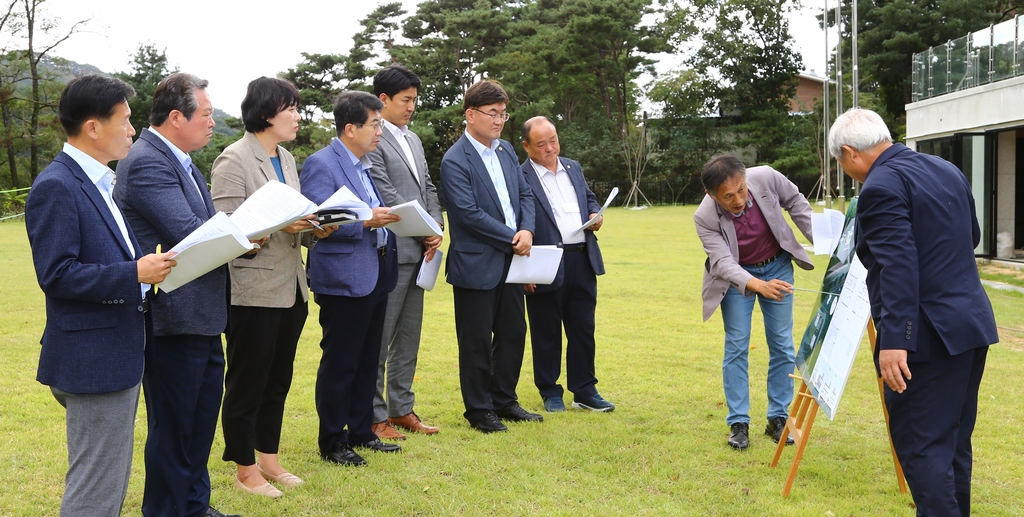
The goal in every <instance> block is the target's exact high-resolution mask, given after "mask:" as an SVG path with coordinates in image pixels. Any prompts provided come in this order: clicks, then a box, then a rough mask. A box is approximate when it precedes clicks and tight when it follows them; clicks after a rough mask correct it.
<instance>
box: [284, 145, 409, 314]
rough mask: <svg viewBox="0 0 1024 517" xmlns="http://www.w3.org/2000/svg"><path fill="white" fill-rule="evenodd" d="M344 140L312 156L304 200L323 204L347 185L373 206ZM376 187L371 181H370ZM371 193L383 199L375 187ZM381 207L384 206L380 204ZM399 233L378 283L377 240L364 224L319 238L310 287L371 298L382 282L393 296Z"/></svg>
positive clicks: (310, 264) (321, 291) (304, 183)
mask: <svg viewBox="0 0 1024 517" xmlns="http://www.w3.org/2000/svg"><path fill="white" fill-rule="evenodd" d="M344 145H345V144H343V143H341V140H338V139H337V138H335V139H333V140H331V144H330V145H328V146H327V147H324V148H323V149H321V150H319V151H317V152H315V153H313V154H312V155H310V157H309V158H306V161H305V163H303V164H302V176H301V178H300V181H299V183H300V184H301V185H302V195H304V196H306V197H307V198H309V200H310V201H312V202H314V203H317V204H320V203H323V202H324V201H326V200H327V198H329V197H331V195H332V194H334V193H335V192H337V191H338V189H340V188H341V187H343V186H347V187H348V188H349V190H351V191H352V193H353V194H355V195H357V196H359V199H361V200H363V201H365V202H366V203H369V202H370V195H369V193H367V192H366V188H365V187H363V180H362V179H361V178H360V175H361V174H362V173H361V171H360V169H357V168H356V166H355V165H353V164H352V158H350V157H349V154H348V152H347V151H346V149H345V148H344ZM371 183H372V182H371ZM373 192H374V194H376V196H377V199H380V200H383V199H384V198H382V197H381V195H380V191H378V190H377V186H376V184H374V186H373ZM382 202H383V201H382ZM395 242H396V241H395V234H394V233H392V232H388V251H387V255H386V257H385V262H386V266H385V269H384V278H381V279H378V278H377V276H378V275H377V270H378V269H379V264H378V257H379V256H380V254H379V253H378V251H377V237H376V236H375V235H374V233H373V232H372V231H371V230H370V229H369V228H364V227H363V225H362V223H351V224H343V225H341V226H339V227H338V229H337V230H335V231H334V233H332V234H331V235H329V236H328V237H327V238H326V239H320V240H319V241H317V243H316V245H315V246H313V247H312V248H311V249H310V250H309V260H308V263H307V272H308V275H309V288H310V289H311V290H312V291H313V292H314V293H318V294H327V295H332V296H348V297H352V298H360V297H363V296H366V295H368V294H370V292H371V291H373V288H374V287H375V286H376V285H377V282H378V281H381V282H384V286H383V287H384V290H385V292H391V290H392V289H394V288H395V285H396V284H397V283H398V247H397V245H396V244H395Z"/></svg>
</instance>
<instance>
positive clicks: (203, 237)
mask: <svg viewBox="0 0 1024 517" xmlns="http://www.w3.org/2000/svg"><path fill="white" fill-rule="evenodd" d="M253 247H254V246H253V245H252V244H251V243H250V242H249V238H248V237H246V236H245V234H244V233H242V230H241V229H239V228H238V225H236V224H235V223H233V222H232V221H231V219H230V218H228V216H227V214H225V213H224V212H217V215H215V216H213V217H211V218H210V219H209V220H208V221H206V222H205V223H203V225H202V226H200V227H199V228H196V229H195V231H193V232H192V233H190V234H188V236H187V237H185V238H184V239H182V240H181V242H179V243H178V244H177V245H176V246H174V247H173V248H171V251H172V252H175V253H177V255H175V256H174V260H176V261H177V262H178V265H177V266H176V267H174V268H173V269H171V272H170V273H168V274H167V277H166V278H164V281H163V282H161V283H160V288H161V289H162V290H164V291H166V292H168V293H169V292H171V291H174V290H175V289H177V288H179V287H181V286H183V285H185V284H187V283H189V282H191V281H193V280H195V279H196V278H199V277H200V276H203V275H205V274H206V273H209V272H210V271H213V270H214V269H215V268H217V267H219V266H222V265H224V264H227V263H228V261H230V260H231V259H234V258H236V257H238V256H239V255H242V254H243V253H245V252H247V251H249V250H251V249H253Z"/></svg>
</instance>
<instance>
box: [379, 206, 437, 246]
mask: <svg viewBox="0 0 1024 517" xmlns="http://www.w3.org/2000/svg"><path fill="white" fill-rule="evenodd" d="M389 213H392V214H395V215H397V216H398V217H401V218H402V220H401V221H398V222H394V223H391V224H388V225H385V228H387V229H388V230H391V231H393V232H395V235H397V236H399V237H427V236H431V235H441V227H440V226H438V225H437V221H435V220H434V218H433V217H430V214H428V213H427V211H426V210H424V209H423V207H422V206H420V202H419V201H417V200H415V199H413V200H412V201H409V202H407V203H402V204H400V205H395V206H393V207H391V212H389Z"/></svg>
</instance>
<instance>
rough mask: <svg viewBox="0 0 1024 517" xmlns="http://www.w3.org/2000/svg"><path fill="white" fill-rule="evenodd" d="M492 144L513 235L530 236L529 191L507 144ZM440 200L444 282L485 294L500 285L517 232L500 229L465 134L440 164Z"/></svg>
mask: <svg viewBox="0 0 1024 517" xmlns="http://www.w3.org/2000/svg"><path fill="white" fill-rule="evenodd" d="M498 142H499V145H498V149H497V151H496V152H497V155H498V159H499V161H500V162H501V170H502V172H503V173H504V176H505V186H506V187H507V189H508V194H509V200H510V201H511V203H512V210H513V211H514V212H515V215H516V223H517V224H518V230H519V231H521V230H527V231H529V232H531V233H533V232H534V214H535V212H534V211H535V210H536V208H535V207H534V201H533V192H532V191H531V190H530V185H529V184H527V182H526V178H524V177H523V174H522V173H521V172H520V169H519V159H518V158H517V157H516V155H515V152H513V148H512V144H510V143H508V142H506V141H505V140H499V141H498ZM441 197H442V198H443V199H444V206H445V209H447V210H448V232H449V236H450V238H451V243H450V244H449V246H448V255H447V256H446V257H445V260H446V262H445V264H446V266H445V275H446V277H447V279H448V283H450V284H452V285H454V286H457V287H462V288H466V289H479V290H486V289H493V288H494V287H496V286H497V285H498V283H499V282H504V281H505V279H504V278H503V277H502V274H503V271H504V261H505V255H511V254H512V237H514V236H515V234H516V231H517V230H512V229H511V228H509V227H508V226H505V215H504V212H503V211H502V209H501V203H500V202H499V201H498V193H497V191H496V190H495V189H494V182H492V181H491V176H490V175H489V174H487V168H486V167H485V166H484V162H483V160H481V159H480V154H479V153H477V151H476V149H475V148H474V147H473V144H472V143H471V142H470V141H469V136H467V135H462V138H460V139H459V140H458V141H457V142H455V145H453V146H452V147H451V149H448V152H446V153H444V159H442V160H441Z"/></svg>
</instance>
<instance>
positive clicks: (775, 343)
mask: <svg viewBox="0 0 1024 517" xmlns="http://www.w3.org/2000/svg"><path fill="white" fill-rule="evenodd" d="M700 180H701V183H703V185H704V190H705V191H706V192H707V195H706V196H704V201H702V202H701V204H700V206H699V207H697V211H696V212H695V213H694V214H693V220H694V222H695V223H696V224H697V236H698V237H700V242H701V244H702V245H703V246H704V251H705V252H706V253H707V254H708V259H707V261H706V262H704V286H703V289H702V291H701V294H702V297H703V298H704V321H707V320H708V318H710V317H711V315H712V314H714V312H715V309H716V308H717V307H718V306H719V305H721V307H722V321H723V323H724V324H725V357H724V359H723V360H722V383H723V385H724V386H725V402H726V405H727V406H728V407H729V414H728V416H727V417H726V419H725V422H726V424H728V425H729V427H730V436H729V440H728V444H729V446H730V447H732V448H734V449H746V448H747V447H748V446H749V445H750V441H749V437H748V432H749V426H750V415H749V413H750V387H749V382H748V379H747V352H748V350H749V348H750V319H751V315H752V314H753V311H754V299H755V298H756V299H757V300H758V301H759V302H760V304H761V313H762V314H763V315H764V332H765V337H766V338H767V341H768V354H769V359H768V411H767V416H768V426H767V427H766V428H765V434H767V435H768V436H770V437H771V438H772V439H773V440H775V442H776V443H778V441H779V439H780V438H781V437H782V431H783V429H785V426H786V417H787V415H788V407H789V403H790V402H792V401H793V380H792V379H790V378H789V374H791V373H793V368H794V367H795V363H796V360H795V352H794V349H793V298H792V296H789V295H791V294H792V292H793V264H792V261H796V263H797V265H799V266H800V267H801V268H803V269H813V268H814V264H812V263H811V258H810V257H808V256H807V252H806V251H804V248H803V246H801V245H800V243H798V242H797V241H796V236H794V235H793V230H792V229H791V228H790V227H789V225H788V224H787V223H786V219H785V218H784V217H783V216H782V209H785V210H786V211H788V212H789V215H790V217H791V218H792V219H793V222H794V223H796V225H797V227H798V228H800V232H801V233H803V234H804V236H805V237H807V239H808V240H811V205H810V203H808V202H807V198H805V197H804V196H803V195H801V194H800V191H799V190H797V188H796V185H794V184H793V183H792V182H791V181H789V180H788V179H787V178H786V177H785V176H783V175H782V174H781V173H779V172H778V171H776V170H775V169H772V168H771V167H765V166H761V167H752V168H750V169H748V168H746V166H745V165H743V162H741V161H740V160H739V159H738V158H736V157H733V156H725V155H721V156H715V157H713V158H711V160H710V161H709V162H708V163H706V164H705V165H704V170H703V171H702V172H701V177H700ZM786 443H787V444H791V443H793V442H792V440H791V439H789V438H787V439H786Z"/></svg>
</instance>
